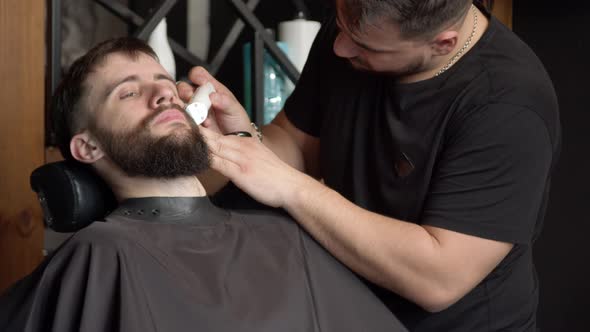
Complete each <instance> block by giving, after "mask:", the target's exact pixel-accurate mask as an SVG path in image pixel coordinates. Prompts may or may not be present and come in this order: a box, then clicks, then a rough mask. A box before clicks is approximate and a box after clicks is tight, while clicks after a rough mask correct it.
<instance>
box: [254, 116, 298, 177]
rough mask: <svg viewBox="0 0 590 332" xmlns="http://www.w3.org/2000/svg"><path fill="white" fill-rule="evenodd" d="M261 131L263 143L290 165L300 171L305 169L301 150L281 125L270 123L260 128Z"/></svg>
mask: <svg viewBox="0 0 590 332" xmlns="http://www.w3.org/2000/svg"><path fill="white" fill-rule="evenodd" d="M262 132H263V137H264V138H263V140H262V143H264V145H266V146H267V147H268V148H269V149H270V150H272V152H274V153H275V154H276V155H277V156H278V157H279V158H281V160H282V161H284V162H285V163H287V164H289V165H290V166H291V167H293V168H295V169H297V170H299V171H302V172H304V171H305V161H304V158H303V154H302V152H301V150H300V149H299V147H298V146H297V144H296V143H295V142H294V141H293V139H292V138H291V137H290V136H289V135H288V134H287V133H286V132H285V131H284V130H283V129H282V128H281V127H279V126H277V125H275V124H272V123H270V124H268V125H266V126H264V127H263V128H262Z"/></svg>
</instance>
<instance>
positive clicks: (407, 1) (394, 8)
mask: <svg viewBox="0 0 590 332" xmlns="http://www.w3.org/2000/svg"><path fill="white" fill-rule="evenodd" d="M342 3H343V4H344V7H345V11H344V15H345V17H344V19H345V20H346V21H345V22H344V23H345V24H346V25H347V27H348V29H349V30H351V31H362V29H363V27H364V26H367V25H371V24H376V23H379V22H380V20H384V21H383V22H388V23H394V24H396V25H397V26H399V28H400V30H401V34H402V37H403V38H406V39H418V38H431V37H434V36H435V35H436V34H437V33H439V32H441V31H442V30H443V29H444V28H447V27H449V26H451V25H453V24H455V23H458V22H459V20H460V19H462V18H463V17H464V16H465V14H466V13H467V11H468V10H469V6H470V5H471V3H472V0H343V1H342Z"/></svg>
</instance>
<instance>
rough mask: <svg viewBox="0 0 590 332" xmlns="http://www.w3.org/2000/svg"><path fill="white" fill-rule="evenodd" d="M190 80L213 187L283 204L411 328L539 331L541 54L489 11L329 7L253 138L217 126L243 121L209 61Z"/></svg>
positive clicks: (456, 1) (550, 112)
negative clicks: (278, 103) (289, 84)
mask: <svg viewBox="0 0 590 332" xmlns="http://www.w3.org/2000/svg"><path fill="white" fill-rule="evenodd" d="M189 77H190V79H191V80H192V81H193V82H194V83H195V84H197V85H201V84H204V83H205V82H212V83H214V85H215V87H216V89H217V91H218V92H217V93H215V94H213V95H211V99H212V103H213V112H212V114H210V117H209V118H208V119H207V121H206V122H205V123H204V124H203V125H204V127H206V128H205V129H203V130H202V132H203V134H204V135H205V136H206V138H207V140H208V144H209V145H210V147H211V151H212V153H213V157H212V167H213V168H214V169H215V170H216V171H217V172H219V173H220V174H221V175H222V177H218V180H217V181H213V180H211V181H210V182H209V187H208V189H209V192H210V193H211V192H214V191H215V190H217V189H219V187H220V186H221V185H223V184H224V183H225V182H226V181H225V180H223V179H229V180H231V181H232V182H233V183H235V184H236V185H237V186H238V187H240V188H241V189H242V190H244V191H245V192H247V193H248V194H249V195H251V196H252V197H254V198H255V199H256V200H258V201H260V202H262V203H264V204H267V205H270V206H274V207H281V208H284V209H285V210H286V211H287V212H288V213H290V214H291V215H292V216H293V217H294V218H295V219H296V220H297V222H299V223H300V224H301V225H302V226H303V227H304V228H305V229H306V230H307V231H308V232H309V233H310V234H311V235H312V236H313V237H314V238H315V239H316V240H317V241H318V242H319V243H321V244H322V245H323V246H324V247H325V248H326V249H327V250H329V251H330V252H331V253H332V254H333V255H334V256H335V257H337V258H338V259H339V260H340V261H342V262H343V263H344V264H346V265H347V266H348V267H349V268H350V269H351V270H353V271H354V272H356V273H357V274H359V275H360V276H362V277H363V278H365V279H366V280H367V281H368V282H369V284H370V285H371V286H372V288H373V289H374V291H375V292H376V294H377V295H379V297H380V298H381V299H382V300H383V301H384V302H385V303H386V304H387V305H388V307H389V308H390V310H392V312H394V313H395V314H396V315H397V316H398V317H399V318H400V320H401V321H402V322H403V323H404V324H406V326H407V327H408V328H409V329H410V330H411V331H506V330H510V331H535V329H536V314H535V313H536V307H537V301H538V284H537V279H536V274H535V270H534V266H533V261H532V246H533V242H534V240H535V238H536V237H537V235H538V234H539V232H540V230H541V225H542V222H543V217H544V211H545V207H546V204H547V197H548V196H547V193H548V189H549V184H550V178H551V172H552V170H553V168H554V164H555V162H556V159H557V155H558V153H559V146H560V131H559V118H558V108H557V102H556V97H555V92H554V89H553V87H552V84H551V81H550V79H549V77H548V75H547V74H546V72H545V70H544V69H543V66H542V64H541V63H540V61H539V60H538V58H537V57H536V56H535V55H534V53H533V52H532V51H531V50H530V49H529V48H528V47H527V46H526V45H525V44H524V43H523V42H522V41H521V40H520V39H519V38H518V37H517V36H516V35H514V34H513V33H512V32H511V31H510V30H509V29H507V28H506V27H505V26H503V25H502V24H501V23H500V22H499V21H497V20H496V19H494V18H492V17H491V16H490V15H489V13H487V12H486V11H485V10H484V9H483V8H481V7H478V6H476V5H473V4H472V3H471V0H451V1H441V0H424V1H410V0H386V1H369V0H336V1H335V10H334V15H333V17H331V18H330V19H329V20H327V21H326V22H324V24H323V27H322V29H321V31H320V32H319V34H318V36H317V38H316V40H315V42H314V45H313V47H312V50H311V53H310V56H309V59H308V61H307V64H306V66H305V68H304V70H303V73H302V75H301V79H300V81H299V82H298V84H297V87H296V89H295V91H294V92H293V94H292V96H291V97H290V98H289V99H288V101H287V103H286V105H285V108H284V110H283V111H282V112H281V113H279V114H278V115H277V117H276V118H275V119H274V120H273V121H272V123H271V124H269V125H267V126H264V128H262V132H263V136H262V137H261V141H262V143H261V142H260V140H259V139H256V138H240V137H235V136H226V135H223V134H225V133H229V132H235V131H243V130H245V129H248V128H250V127H251V125H250V123H251V122H250V119H248V116H247V114H246V112H245V111H244V109H243V107H242V106H241V105H240V104H239V102H238V101H237V100H236V98H235V97H234V96H233V95H232V93H231V92H230V91H229V90H228V89H227V88H226V87H224V86H223V85H222V84H220V83H219V82H217V81H215V79H214V78H213V77H211V75H209V74H208V73H207V72H206V71H205V70H204V69H203V68H194V69H193V70H192V71H191V72H190V75H189ZM179 90H180V94H181V96H183V98H184V99H188V98H189V96H190V94H191V93H192V88H191V87H190V86H189V85H188V84H184V83H183V84H180V85H179ZM249 130H250V131H251V133H252V136H255V137H256V134H257V133H256V131H255V130H254V129H253V128H250V129H249ZM213 178H214V177H210V179H213ZM219 179H222V180H219ZM320 180H322V181H320ZM205 182H206V183H207V181H205ZM351 301H354V299H351Z"/></svg>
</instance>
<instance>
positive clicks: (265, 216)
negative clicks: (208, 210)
mask: <svg viewBox="0 0 590 332" xmlns="http://www.w3.org/2000/svg"><path fill="white" fill-rule="evenodd" d="M228 211H229V213H230V216H231V221H232V222H238V223H245V224H247V225H252V226H265V225H281V226H285V227H293V226H296V223H295V221H294V220H293V218H291V216H289V214H288V213H287V212H285V211H284V210H280V209H270V208H269V209H261V210H228Z"/></svg>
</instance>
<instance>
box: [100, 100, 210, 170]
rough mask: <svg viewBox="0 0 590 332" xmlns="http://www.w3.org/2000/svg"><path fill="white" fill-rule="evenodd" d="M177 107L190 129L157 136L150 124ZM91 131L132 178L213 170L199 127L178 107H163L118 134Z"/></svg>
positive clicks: (103, 130) (108, 131)
mask: <svg viewBox="0 0 590 332" xmlns="http://www.w3.org/2000/svg"><path fill="white" fill-rule="evenodd" d="M171 108H175V109H178V110H179V111H181V112H182V113H183V114H184V116H185V117H187V120H188V123H189V124H190V129H188V130H187V129H183V130H182V131H181V130H179V131H177V132H174V133H172V134H170V135H168V136H162V137H154V136H152V135H151V133H150V130H149V125H150V122H151V121H152V120H153V119H154V118H155V117H156V116H158V114H160V113H162V112H164V111H166V110H168V109H171ZM91 132H92V133H93V134H94V135H95V136H96V138H97V140H98V141H99V142H100V143H101V145H102V148H103V150H104V152H105V153H106V155H108V156H109V157H110V159H111V160H112V161H113V162H114V163H115V164H116V165H117V166H119V168H121V170H122V171H123V172H125V173H126V174H127V175H128V176H130V177H136V176H145V177H153V178H175V177H180V176H190V175H195V174H198V173H200V172H202V171H204V170H206V169H208V168H209V165H210V159H209V149H208V147H207V144H206V143H205V140H204V139H203V136H202V135H201V133H200V132H199V128H198V127H197V125H196V124H195V123H194V122H193V121H192V120H190V119H189V118H188V115H187V113H186V112H185V111H184V110H183V109H182V108H181V107H180V106H178V105H166V106H165V107H160V108H158V109H157V110H156V111H154V113H153V114H150V115H149V116H148V117H146V118H145V119H144V120H143V121H141V123H140V124H139V125H138V126H137V128H135V129H133V130H130V131H128V132H122V133H116V132H113V131H111V130H108V129H106V128H101V127H98V126H93V127H92V128H91Z"/></svg>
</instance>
